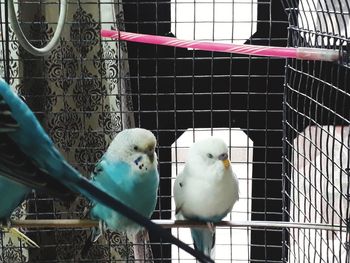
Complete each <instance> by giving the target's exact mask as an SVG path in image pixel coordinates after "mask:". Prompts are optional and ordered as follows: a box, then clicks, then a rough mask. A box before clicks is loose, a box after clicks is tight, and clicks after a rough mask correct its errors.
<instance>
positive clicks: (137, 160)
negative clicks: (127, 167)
mask: <svg viewBox="0 0 350 263" xmlns="http://www.w3.org/2000/svg"><path fill="white" fill-rule="evenodd" d="M141 160H142V156H140V157H139V158H137V159H136V160H135V161H134V163H135V164H136V165H139V162H140V161H141Z"/></svg>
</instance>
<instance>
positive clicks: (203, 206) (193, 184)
mask: <svg viewBox="0 0 350 263" xmlns="http://www.w3.org/2000/svg"><path fill="white" fill-rule="evenodd" d="M184 193H185V200H186V202H184V207H183V208H182V211H183V214H184V215H185V217H188V218H193V219H202V220H206V219H212V220H213V221H219V220H221V219H222V217H223V216H224V215H225V214H226V213H227V212H228V210H231V209H232V206H233V204H234V185H233V180H231V179H229V178H223V179H222V180H218V181H216V182H208V181H204V180H199V179H197V178H193V179H192V178H191V179H189V180H188V181H187V182H186V186H185V189H184Z"/></svg>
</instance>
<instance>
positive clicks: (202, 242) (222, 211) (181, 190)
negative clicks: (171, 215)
mask: <svg viewBox="0 0 350 263" xmlns="http://www.w3.org/2000/svg"><path fill="white" fill-rule="evenodd" d="M174 197H175V203H176V217H177V219H189V220H197V221H201V222H206V223H207V224H208V228H191V234H192V238H193V243H194V246H195V248H196V249H197V250H199V251H201V252H203V253H204V254H205V255H207V256H211V254H212V250H213V248H214V245H215V227H214V226H213V223H216V222H219V221H221V220H222V219H223V218H224V217H225V216H226V215H227V214H228V213H229V212H230V211H231V210H232V207H233V205H234V204H235V203H236V202H237V201H238V199H239V185H238V179H237V176H236V175H235V174H234V173H233V171H232V167H231V165H230V160H229V159H228V148H227V145H226V144H225V142H224V141H223V140H221V139H219V138H214V137H210V138H208V139H205V140H202V141H198V142H196V143H194V144H193V145H192V147H191V148H190V150H189V155H188V158H187V161H186V164H185V168H184V170H183V171H182V172H181V173H180V174H179V175H178V176H177V178H176V181H175V185H174Z"/></svg>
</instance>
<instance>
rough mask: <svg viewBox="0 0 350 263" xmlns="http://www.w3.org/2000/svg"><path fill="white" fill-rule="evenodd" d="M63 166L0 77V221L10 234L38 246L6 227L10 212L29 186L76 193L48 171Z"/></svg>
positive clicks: (68, 194) (63, 194) (60, 194)
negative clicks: (0, 195) (0, 196)
mask: <svg viewBox="0 0 350 263" xmlns="http://www.w3.org/2000/svg"><path fill="white" fill-rule="evenodd" d="M28 138H30V139H28ZM33 138H34V139H33ZM28 156H29V157H28ZM64 167H69V165H68V164H66V163H65V161H64V160H63V158H62V157H61V156H60V154H59V153H58V151H57V150H56V149H55V147H53V144H52V142H51V140H50V139H49V137H48V136H47V135H46V133H45V132H44V130H43V129H42V127H41V126H40V124H39V122H38V121H37V120H36V118H35V116H34V114H33V113H32V111H31V110H30V109H29V108H28V107H27V105H26V104H25V103H24V102H23V101H22V100H21V98H19V97H18V96H17V95H16V94H15V93H14V92H13V91H12V90H11V89H10V87H9V86H8V85H7V83H5V81H4V80H2V79H0V193H1V194H2V198H1V201H0V223H1V224H2V225H3V228H4V230H5V231H9V232H10V234H11V236H12V237H17V238H19V239H20V240H22V241H23V242H24V243H27V244H28V245H29V246H34V247H38V245H37V244H36V243H35V242H34V241H32V240H31V239H30V238H29V237H27V236H25V235H24V234H22V233H21V232H19V231H18V230H17V229H15V228H11V227H9V225H10V224H9V218H10V216H11V214H12V212H13V211H14V210H15V208H16V207H18V206H19V205H20V204H21V203H22V202H23V201H24V200H25V199H26V197H27V196H28V195H29V194H30V193H31V191H32V189H37V190H44V191H49V192H51V193H53V194H54V195H55V196H58V197H61V198H64V199H73V198H75V197H76V195H77V194H75V193H73V192H72V191H71V190H69V189H68V188H66V187H65V186H64V185H63V184H61V183H60V182H59V181H57V180H55V179H53V178H52V177H50V176H49V175H48V173H49V172H52V171H55V172H59V171H63V169H64Z"/></svg>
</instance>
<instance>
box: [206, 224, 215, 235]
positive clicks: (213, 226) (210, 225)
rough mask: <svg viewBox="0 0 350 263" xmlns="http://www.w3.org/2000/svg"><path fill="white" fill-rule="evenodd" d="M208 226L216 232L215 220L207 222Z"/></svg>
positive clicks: (211, 230)
mask: <svg viewBox="0 0 350 263" xmlns="http://www.w3.org/2000/svg"><path fill="white" fill-rule="evenodd" d="M207 226H208V228H209V230H210V232H212V233H215V225H214V223H213V222H207Z"/></svg>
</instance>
